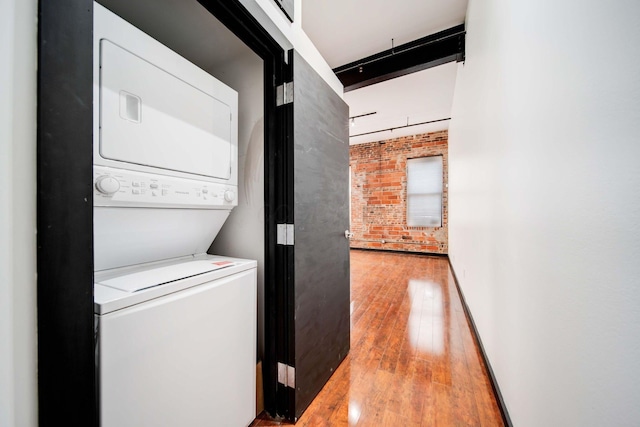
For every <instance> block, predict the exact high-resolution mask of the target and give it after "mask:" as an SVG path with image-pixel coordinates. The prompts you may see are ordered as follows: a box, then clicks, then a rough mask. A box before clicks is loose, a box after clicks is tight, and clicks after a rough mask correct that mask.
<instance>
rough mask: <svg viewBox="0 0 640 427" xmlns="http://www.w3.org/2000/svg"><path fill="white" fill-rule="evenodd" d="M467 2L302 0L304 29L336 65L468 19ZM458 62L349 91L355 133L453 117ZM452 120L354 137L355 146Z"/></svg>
mask: <svg viewBox="0 0 640 427" xmlns="http://www.w3.org/2000/svg"><path fill="white" fill-rule="evenodd" d="M466 9H467V0H399V1H395V2H390V1H388V0H302V27H303V30H304V31H305V33H307V35H308V36H309V38H310V39H311V41H312V42H313V43H314V44H315V46H316V47H317V48H318V50H319V51H320V53H321V54H322V56H323V57H324V58H325V60H326V61H327V62H328V63H329V66H331V67H332V68H336V67H339V66H341V65H345V64H348V63H350V62H354V61H357V60H359V59H362V58H364V57H367V56H369V55H373V54H375V53H378V52H381V51H384V50H387V49H390V48H391V39H394V45H395V46H398V45H401V44H404V43H407V42H410V41H413V40H416V39H419V38H421V37H424V36H427V35H429V34H433V33H436V32H438V31H442V30H445V29H447V28H450V27H453V26H456V25H459V24H462V23H464V19H465V13H466ZM456 70H457V67H456V64H455V63H449V64H444V65H441V66H438V67H435V68H431V69H428V70H424V71H421V72H418V73H414V74H410V75H407V76H403V77H398V78H396V79H393V80H388V81H386V82H382V83H377V84H375V85H371V86H367V87H364V88H361V89H356V90H354V91H350V92H347V93H345V96H344V98H345V101H346V102H347V104H349V107H350V113H349V115H350V116H356V115H360V114H365V113H369V112H372V111H377V114H375V115H371V116H367V117H362V118H359V119H356V125H355V126H350V128H349V129H350V135H357V134H361V133H366V132H372V131H376V130H381V129H387V128H390V127H397V126H403V125H406V124H407V117H408V118H409V124H412V123H419V122H424V121H429V120H438V119H443V118H448V117H450V116H451V104H452V99H453V90H454V86H455V76H456ZM448 123H449V122H448V121H444V122H439V123H434V124H431V125H423V126H415V127H407V128H404V129H396V130H394V131H393V132H381V133H374V134H370V135H366V136H360V137H352V138H350V142H351V144H355V143H364V142H371V141H380V140H383V139H389V138H396V137H399V136H405V135H415V134H419V133H425V132H433V131H436V130H442V129H448Z"/></svg>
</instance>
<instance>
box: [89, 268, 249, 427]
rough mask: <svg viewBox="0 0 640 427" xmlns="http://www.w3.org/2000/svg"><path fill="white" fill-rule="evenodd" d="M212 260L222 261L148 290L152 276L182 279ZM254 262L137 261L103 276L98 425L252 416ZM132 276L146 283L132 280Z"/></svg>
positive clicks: (157, 425)
mask: <svg viewBox="0 0 640 427" xmlns="http://www.w3.org/2000/svg"><path fill="white" fill-rule="evenodd" d="M207 263H209V264H212V265H217V266H220V267H221V268H216V269H215V270H213V271H211V272H205V273H201V274H196V275H195V276H191V277H188V278H182V279H180V280H177V281H171V282H169V283H167V284H164V285H160V286H152V287H151V288H144V287H145V286H146V285H148V284H149V283H151V282H153V281H154V277H155V278H162V277H163V278H165V279H166V278H167V277H172V275H174V276H175V277H180V276H183V275H184V274H189V273H185V271H195V272H197V271H201V270H202V268H203V267H202V264H207ZM255 265H256V263H255V261H243V260H236V259H222V258H219V257H218V258H216V257H210V259H206V258H205V259H203V258H200V260H188V261H185V262H183V263H177V264H174V265H168V266H164V267H158V272H154V269H148V270H144V269H140V268H134V269H133V270H132V272H131V273H129V274H127V275H121V276H116V277H113V273H112V274H111V278H109V279H101V278H100V277H98V279H97V280H98V281H99V282H98V283H97V284H96V288H97V289H96V291H97V293H96V294H97V299H98V300H101V302H98V303H96V313H102V314H96V325H97V337H98V340H97V341H98V352H97V354H98V364H97V368H98V375H99V379H100V380H99V394H100V425H101V426H102V427H140V426H154V427H163V426H164V427H175V426H203V427H204V426H230V427H235V426H248V425H249V424H250V423H251V422H252V421H253V419H254V418H255V411H256V408H255V402H256V400H255V396H256V394H255V393H256V382H255V363H256V361H255V352H256V328H255V325H256V268H255ZM172 269H175V270H176V271H175V272H172V271H171V270H172ZM107 277H109V276H107ZM163 280H164V279H163ZM148 281H150V282H148ZM100 283H106V284H107V285H110V286H107V285H103V284H100ZM135 283H139V284H140V286H141V287H143V289H140V290H137V287H136V286H134V287H131V286H132V284H135ZM112 286H113V287H112ZM181 288H183V289H181ZM176 290H178V291H176Z"/></svg>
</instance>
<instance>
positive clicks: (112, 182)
mask: <svg viewBox="0 0 640 427" xmlns="http://www.w3.org/2000/svg"><path fill="white" fill-rule="evenodd" d="M119 189H120V182H119V181H118V180H117V179H115V178H114V177H112V176H110V175H102V176H99V177H98V179H96V190H98V191H99V192H101V193H102V194H106V195H111V194H113V193H115V192H117V191H118V190H119Z"/></svg>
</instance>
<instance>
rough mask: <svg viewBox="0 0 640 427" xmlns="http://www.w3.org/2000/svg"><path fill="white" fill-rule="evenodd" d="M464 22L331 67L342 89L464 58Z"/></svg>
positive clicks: (370, 83)
mask: <svg viewBox="0 0 640 427" xmlns="http://www.w3.org/2000/svg"><path fill="white" fill-rule="evenodd" d="M464 42H465V30H464V24H461V25H458V26H455V27H452V28H449V29H447V30H444V31H440V32H439V33H435V34H431V35H429V36H426V37H423V38H421V39H418V40H414V41H412V42H409V43H405V44H403V45H400V46H397V47H393V48H391V49H388V50H385V51H383V52H380V53H376V54H375V55H371V56H368V57H366V58H363V59H360V60H358V61H354V62H351V63H349V64H346V65H342V66H340V67H337V68H334V69H333V72H334V73H335V74H336V76H338V79H339V80H340V81H341V82H342V85H343V86H344V91H345V92H349V91H350V90H354V89H359V88H361V87H364V86H369V85H372V84H375V83H380V82H382V81H385V80H389V79H393V78H395V77H400V76H404V75H406V74H410V73H415V72H417V71H422V70H426V69H427V68H431V67H435V66H437V65H441V64H445V63H447V62H452V61H457V62H460V61H464Z"/></svg>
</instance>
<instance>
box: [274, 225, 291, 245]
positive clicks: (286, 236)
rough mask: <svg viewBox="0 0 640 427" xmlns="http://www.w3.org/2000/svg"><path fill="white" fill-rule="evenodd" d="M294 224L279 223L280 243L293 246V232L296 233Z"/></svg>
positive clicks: (278, 241)
mask: <svg viewBox="0 0 640 427" xmlns="http://www.w3.org/2000/svg"><path fill="white" fill-rule="evenodd" d="M294 228H295V227H294V226H293V224H278V230H277V231H278V240H277V243H278V244H279V245H287V246H293V241H294V238H293V234H294Z"/></svg>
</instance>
